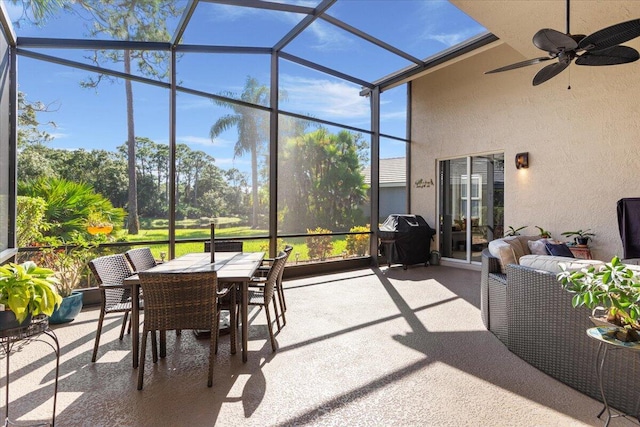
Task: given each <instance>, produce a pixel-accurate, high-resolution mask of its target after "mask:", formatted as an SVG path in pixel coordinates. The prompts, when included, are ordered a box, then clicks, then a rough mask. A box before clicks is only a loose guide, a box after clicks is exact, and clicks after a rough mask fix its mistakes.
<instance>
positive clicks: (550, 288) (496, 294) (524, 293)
mask: <svg viewBox="0 0 640 427" xmlns="http://www.w3.org/2000/svg"><path fill="white" fill-rule="evenodd" d="M481 294H482V298H481V312H482V319H483V321H484V322H485V326H486V327H487V329H489V330H490V331H491V332H493V333H494V335H496V337H497V338H498V339H499V340H500V341H502V342H503V343H504V344H505V345H506V346H507V348H508V349H509V350H510V351H511V352H513V353H514V354H516V355H517V356H519V357H520V358H521V359H523V360H525V361H526V362H528V363H529V364H531V365H532V366H534V367H536V368H537V369H540V370H541V371H543V372H545V373H546V374H548V375H550V376H552V377H554V378H556V379H558V380H559V381H561V382H563V383H565V384H567V385H569V386H570V387H573V388H574V389H576V390H578V391H580V392H582V393H584V394H586V395H588V396H591V397H593V398H595V399H598V400H602V398H601V394H600V390H599V388H598V381H597V375H596V363H597V359H598V343H597V342H596V341H595V340H593V339H591V338H589V337H588V336H587V334H586V332H585V331H586V330H587V329H588V328H590V327H592V326H593V324H592V323H591V321H590V320H589V315H590V311H589V310H588V309H587V308H573V307H572V305H571V298H572V295H571V294H570V293H569V292H567V291H565V290H564V289H562V286H561V285H560V283H559V282H558V281H557V279H556V273H555V272H552V271H547V270H543V269H540V268H532V267H527V266H524V265H519V264H509V265H507V266H506V274H505V273H503V272H502V269H501V266H500V262H499V260H498V259H497V258H495V257H493V256H492V255H491V253H490V252H489V251H488V250H486V249H485V250H484V251H483V253H482V281H481ZM638 365H639V363H638V354H636V353H635V352H634V351H629V350H622V351H609V352H608V354H607V359H606V364H605V366H604V374H603V380H604V383H603V386H604V392H605V396H606V397H607V401H608V402H609V404H610V406H612V407H613V408H616V409H618V410H620V411H622V412H624V413H626V414H633V415H636V416H637V415H638V414H637V411H638V408H637V403H638V398H639V394H640V382H638V378H640V377H639V376H638V375H639V374H640V367H639V366H638Z"/></svg>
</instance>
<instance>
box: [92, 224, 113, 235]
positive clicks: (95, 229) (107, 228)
mask: <svg viewBox="0 0 640 427" xmlns="http://www.w3.org/2000/svg"><path fill="white" fill-rule="evenodd" d="M112 230H113V225H102V226H88V227H87V231H88V232H89V234H91V235H92V236H95V235H96V234H101V233H102V234H109V233H111V231H112Z"/></svg>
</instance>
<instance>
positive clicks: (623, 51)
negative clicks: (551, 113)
mask: <svg viewBox="0 0 640 427" xmlns="http://www.w3.org/2000/svg"><path fill="white" fill-rule="evenodd" d="M569 17H570V14H569V0H567V32H566V33H561V32H560V31H557V30H553V29H551V28H543V29H541V30H539V31H538V32H537V33H535V35H534V36H533V44H534V46H536V47H537V48H538V49H540V50H544V51H546V52H547V53H548V54H549V56H543V57H540V58H533V59H528V60H526V61H522V62H516V63H515V64H510V65H505V66H504V67H500V68H496V69H495V70H491V71H487V72H485V74H493V73H500V72H503V71H509V70H515V69H517V68H522V67H527V66H529V65H534V64H539V63H541V62H545V61H550V60H553V59H556V60H557V62H554V63H553V64H549V65H547V66H545V67H543V68H542V69H541V70H540V71H538V73H537V74H536V75H535V77H534V78H533V85H534V86H538V85H539V84H542V83H544V82H546V81H547V80H549V79H551V78H553V77H555V76H557V75H558V74H560V73H561V72H562V71H564V70H565V69H566V68H567V67H568V66H569V65H570V64H571V62H573V61H574V59H575V63H576V64H577V65H589V66H602V65H617V64H627V63H629V62H634V61H637V60H638V59H640V54H639V53H638V51H637V50H635V49H634V48H631V47H628V46H620V44H622V43H626V42H628V41H629V40H632V39H634V38H636V37H638V36H640V19H633V20H631V21H627V22H621V23H619V24H615V25H612V26H610V27H607V28H603V29H601V30H599V31H596V32H595V33H593V34H591V35H589V36H585V35H584V34H574V35H572V34H571V32H570V31H569V22H570V21H569Z"/></svg>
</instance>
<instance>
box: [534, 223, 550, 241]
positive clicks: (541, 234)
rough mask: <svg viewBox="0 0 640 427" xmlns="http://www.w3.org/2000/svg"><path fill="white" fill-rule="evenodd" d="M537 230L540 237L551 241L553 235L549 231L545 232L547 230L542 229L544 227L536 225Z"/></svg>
mask: <svg viewBox="0 0 640 427" xmlns="http://www.w3.org/2000/svg"><path fill="white" fill-rule="evenodd" d="M536 228H537V229H538V231H539V232H540V233H539V236H540V237H543V238H546V239H550V238H551V233H550V232H549V231H548V230H545V229H544V228H542V227H538V226H537V225H536Z"/></svg>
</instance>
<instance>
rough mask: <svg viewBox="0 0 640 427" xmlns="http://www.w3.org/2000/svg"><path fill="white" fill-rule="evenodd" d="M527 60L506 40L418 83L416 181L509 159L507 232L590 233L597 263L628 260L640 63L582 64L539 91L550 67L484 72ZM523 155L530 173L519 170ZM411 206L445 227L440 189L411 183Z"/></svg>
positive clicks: (638, 182) (637, 162) (636, 193)
mask: <svg viewBox="0 0 640 427" xmlns="http://www.w3.org/2000/svg"><path fill="white" fill-rule="evenodd" d="M639 3H640V2H639ZM638 6H640V4H639V5H638ZM628 45H630V46H633V47H635V48H639V47H640V46H638V42H637V40H636V41H634V43H628ZM540 56H544V54H543V53H542V55H540ZM523 59H526V58H525V57H523V55H522V54H520V53H518V52H517V51H516V50H514V49H512V48H511V47H510V46H509V45H507V44H506V43H503V42H497V43H496V45H495V46H494V47H492V48H491V49H487V50H485V51H483V52H481V53H478V54H476V55H473V56H470V57H468V58H466V59H464V60H461V61H457V62H455V63H453V64H451V65H449V66H446V67H441V68H440V69H438V70H436V71H433V72H431V73H428V74H426V75H424V76H422V77H420V78H419V79H416V80H415V81H414V82H413V88H412V107H413V116H412V123H411V125H412V162H411V163H412V165H411V177H412V181H415V180H417V179H419V178H425V179H430V178H432V179H433V181H434V182H437V173H436V170H437V161H438V160H441V159H447V158H452V157H459V156H466V155H477V154H481V153H489V152H504V154H505V226H509V225H512V226H514V227H519V226H523V225H526V226H528V228H527V229H526V230H525V231H524V234H536V233H537V229H536V228H535V226H536V225H538V226H541V227H543V228H545V229H547V230H550V231H551V233H552V234H553V236H554V237H561V236H560V233H561V232H563V231H568V230H574V229H587V228H590V229H592V230H593V231H594V232H595V233H596V237H595V239H594V241H593V242H592V243H591V246H592V252H593V255H594V257H596V258H600V259H610V258H611V256H613V255H615V254H618V255H621V254H622V244H621V241H620V237H619V233H618V225H617V216H616V202H617V201H618V200H619V199H620V198H623V197H640V62H636V63H632V64H625V65H617V66H611V67H580V66H576V65H575V64H574V65H571V66H570V68H569V70H565V71H564V72H563V73H562V74H560V75H559V76H557V77H555V78H553V79H551V80H550V81H548V82H546V83H544V84H542V85H540V86H537V87H533V86H532V85H531V80H532V79H533V76H534V75H535V73H536V72H537V71H538V70H539V69H540V68H541V67H542V66H543V65H534V66H530V67H525V68H521V69H518V70H513V71H508V72H504V73H499V74H493V75H484V72H485V71H487V70H491V69H494V68H497V67H500V66H502V65H506V64H510V63H513V62H518V61H522V60H523ZM569 84H570V85H571V90H567V86H568V85H569ZM523 151H527V152H529V161H530V167H529V169H521V170H516V168H515V164H514V157H515V154H516V153H518V152H523ZM411 201H412V212H413V213H416V214H421V215H423V216H424V217H425V219H427V222H429V223H433V224H436V223H437V221H436V216H437V188H434V187H427V188H416V187H415V186H414V185H411Z"/></svg>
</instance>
